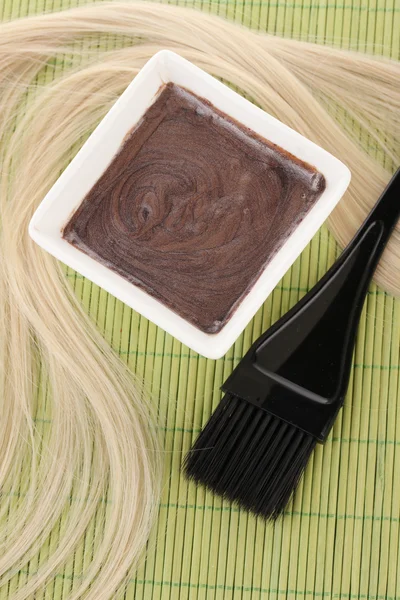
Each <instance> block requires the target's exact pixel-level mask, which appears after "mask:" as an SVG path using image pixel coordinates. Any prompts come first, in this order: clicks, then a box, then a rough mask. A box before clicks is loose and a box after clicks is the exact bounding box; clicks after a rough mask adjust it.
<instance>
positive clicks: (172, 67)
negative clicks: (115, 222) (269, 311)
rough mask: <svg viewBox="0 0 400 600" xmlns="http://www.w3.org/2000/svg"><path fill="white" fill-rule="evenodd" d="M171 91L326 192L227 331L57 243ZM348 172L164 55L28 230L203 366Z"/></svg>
mask: <svg viewBox="0 0 400 600" xmlns="http://www.w3.org/2000/svg"><path fill="white" fill-rule="evenodd" d="M168 82H173V83H176V84H178V85H180V86H183V87H185V88H187V89H188V90H190V91H192V92H193V93H195V94H197V95H198V96H201V97H203V98H206V99H207V100H209V101H210V102H211V103H212V104H213V105H214V106H215V107H216V108H218V109H219V110H221V111H223V112H224V113H226V114H227V115H229V116H230V117H232V118H233V119H236V121H238V122H239V123H242V124H243V125H244V126H246V127H248V128H250V129H252V130H253V131H255V132H256V133H258V134H259V135H261V136H263V137H264V138H266V139H267V140H269V141H271V142H273V143H274V144H277V145H278V146H280V147H281V148H283V149H284V150H287V151H288V152H290V153H291V154H294V155H295V156H297V157H298V158H300V159H301V160H303V161H305V162H307V163H309V164H311V165H313V166H314V167H315V168H316V169H317V170H318V171H319V172H320V173H322V174H323V175H324V177H325V180H326V189H325V191H324V192H323V193H322V195H321V196H320V198H319V199H318V200H317V202H316V203H315V204H314V206H313V207H312V208H311V210H310V211H309V212H308V213H307V215H306V216H305V218H304V219H303V220H302V221H301V223H300V224H299V225H298V226H297V227H296V228H295V230H294V231H293V233H292V234H291V235H290V237H289V238H288V239H287V241H286V242H285V243H284V244H283V246H282V247H281V248H280V250H279V251H278V252H277V253H276V254H275V256H274V257H273V258H272V260H271V261H270V262H269V263H268V264H267V265H266V267H265V269H264V271H263V273H262V274H261V275H260V277H259V278H258V280H257V281H256V282H255V284H254V285H253V287H252V288H251V289H250V291H249V293H248V294H247V296H245V297H244V298H243V300H242V301H241V303H240V304H239V306H238V307H237V308H236V310H235V312H234V313H233V315H232V316H231V317H230V319H229V320H228V321H227V323H226V324H225V325H224V327H223V328H222V329H221V331H219V332H218V333H215V334H208V333H204V332H203V331H201V330H200V329H198V328H197V327H195V326H194V325H192V324H190V323H188V322H187V321H186V320H185V319H183V318H182V317H180V316H179V315H177V314H176V313H175V312H173V311H172V310H170V309H169V308H167V307H166V306H164V304H162V303H160V302H159V301H158V300H156V299H155V298H153V297H152V296H150V295H149V294H147V293H146V292H145V291H143V290H141V289H140V288H138V287H137V286H135V285H134V284H132V283H130V282H128V281H127V280H126V279H124V278H123V277H121V276H120V275H118V274H117V273H114V272H113V271H111V270H110V269H109V268H107V267H106V266H104V265H102V264H100V263H99V262H97V261H96V260H94V259H93V258H91V257H90V256H87V255H86V254H84V253H83V252H81V251H80V250H78V249H77V248H75V247H74V246H72V245H71V244H69V243H68V242H67V241H66V240H64V239H63V237H62V231H63V228H64V226H65V225H66V223H67V222H68V221H69V219H70V217H71V215H72V214H73V212H74V211H75V210H76V209H77V208H78V206H79V205H80V204H81V202H82V201H83V200H84V198H85V196H86V195H87V194H88V192H89V191H90V190H91V188H92V187H93V186H94V184H95V183H96V181H97V180H98V179H99V178H100V176H101V175H102V174H103V173H104V171H105V170H106V169H107V167H108V165H109V164H110V163H111V161H112V159H113V158H114V156H115V154H116V153H117V151H118V149H119V148H120V147H121V145H122V143H123V142H124V139H125V136H126V135H127V134H128V133H129V132H130V130H131V129H132V128H133V127H134V126H135V125H136V124H137V123H138V121H139V120H140V119H141V117H142V116H143V114H144V113H145V111H146V110H147V108H148V107H149V106H150V105H151V104H152V102H153V101H154V99H155V97H156V96H157V92H158V91H159V89H160V87H161V86H162V85H163V84H165V83H168ZM349 182H350V171H349V169H348V168H347V167H346V166H345V165H344V164H343V163H342V162H340V161H339V160H338V159H337V158H335V157H333V156H332V155H331V154H329V153H328V152H326V151H325V150H323V149H322V148H320V147H319V146H317V145H316V144H314V143H313V142H311V141H309V140H308V139H306V138H304V137H303V136H302V135H300V134H299V133H297V132H296V131H293V130H292V129H290V128H289V127H287V126H286V125H284V124H283V123H281V122H280V121H278V120H277V119H275V118H274V117H272V116H271V115H269V114H267V113H266V112H264V111H263V110H261V109H260V108H258V107H256V106H254V105H253V104H251V102H249V101H248V100H245V99H244V98H242V97H241V96H240V95H239V94H237V93H236V92H234V91H232V90H231V89H230V88H228V87H227V86H225V85H223V84H222V83H220V82H219V81H218V80H217V79H214V78H213V77H211V76H210V75H208V74H207V73H205V72H204V71H202V70H201V69H199V68H198V67H196V66H194V65H193V64H191V63H190V62H188V61H186V60H185V59H183V58H181V57H180V56H178V55H177V54H175V53H173V52H170V51H168V50H162V51H161V52H158V53H157V54H155V55H154V56H153V57H152V58H151V59H150V60H149V61H148V62H147V64H146V65H145V66H144V67H143V69H142V70H141V71H140V73H138V75H137V76H136V77H135V79H134V80H133V81H132V83H131V84H130V85H129V86H128V88H127V89H126V90H125V92H124V93H123V94H122V95H121V97H120V98H119V99H118V101H117V102H116V103H115V104H114V106H113V107H112V109H111V110H110V111H109V112H108V114H107V115H106V116H105V118H104V119H103V120H102V121H101V123H100V124H99V125H98V127H97V128H96V129H95V131H94V132H93V134H92V135H91V136H90V138H89V139H88V140H87V142H86V143H85V144H84V146H83V147H82V148H81V150H80V151H79V152H78V154H77V155H76V156H75V158H74V159H73V160H72V162H71V163H70V165H69V166H68V167H67V169H66V170H65V171H64V173H63V174H62V175H61V177H60V178H59V179H58V180H57V182H56V183H55V184H54V186H53V187H52V188H51V190H50V191H49V193H48V194H47V195H46V197H45V198H44V200H43V201H42V203H41V204H40V206H39V207H38V209H37V210H36V212H35V214H34V216H33V217H32V220H31V222H30V225H29V233H30V236H31V237H32V238H33V240H35V242H36V243H37V244H39V245H40V246H41V247H42V248H44V249H45V250H47V251H48V252H49V253H50V254H52V255H53V256H55V257H56V258H58V259H59V260H61V261H62V262H64V263H65V264H67V265H68V266H70V267H72V268H73V269H75V270H76V271H78V272H79V273H81V274H82V275H84V276H85V277H87V278H88V279H90V280H92V281H93V282H94V283H96V284H97V285H99V286H101V287H102V288H104V289H105V290H107V291H108V292H110V293H111V294H113V295H114V296H116V297H117V298H119V299H120V300H122V301H123V302H125V303H126V304H127V305H128V306H130V307H132V308H133V309H134V310H136V311H138V312H139V313H141V314H142V315H144V316H145V317H146V318H147V319H150V320H151V321H153V322H154V323H155V324H156V325H158V326H160V327H162V328H163V329H164V330H165V331H167V332H168V333H170V334H172V335H173V336H175V337H176V338H177V339H178V340H180V341H181V342H183V343H184V344H186V345H187V346H189V347H190V348H192V349H193V350H195V351H196V352H199V353H200V354H202V355H203V356H206V357H207V358H213V359H217V358H220V357H221V356H223V355H224V354H225V352H226V351H227V350H228V349H229V348H230V346H231V345H232V344H233V343H234V342H235V340H236V339H237V337H238V336H239V335H240V333H241V332H242V331H243V329H244V328H245V327H246V325H247V324H248V322H249V321H250V320H251V318H252V317H253V316H254V314H255V313H256V312H257V310H258V309H259V307H260V306H261V305H262V303H263V302H264V301H265V299H266V298H267V297H268V296H269V294H270V293H271V292H272V290H273V289H274V287H275V286H276V285H277V283H278V282H279V280H280V279H281V277H282V276H283V275H284V274H285V272H286V271H287V270H288V269H289V267H290V266H291V265H292V263H293V262H294V260H295V259H296V258H297V256H298V255H299V254H300V253H301V251H302V250H303V249H304V247H305V246H306V245H307V244H308V242H309V241H310V240H311V238H312V237H313V235H314V234H315V233H316V231H317V230H318V229H319V227H320V226H321V225H322V223H323V222H324V221H325V220H326V218H327V217H328V215H329V214H330V213H331V211H332V210H333V209H334V208H335V206H336V204H337V203H338V202H339V200H340V198H341V197H342V195H343V194H344V192H345V190H346V188H347V186H348V185H349Z"/></svg>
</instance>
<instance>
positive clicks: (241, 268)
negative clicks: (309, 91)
mask: <svg viewBox="0 0 400 600" xmlns="http://www.w3.org/2000/svg"><path fill="white" fill-rule="evenodd" d="M324 188H325V180H324V177H323V176H322V175H321V174H320V173H318V172H317V171H316V170H315V169H314V168H313V167H311V166H309V165H307V164H305V163H303V162H301V161H300V160H298V159H296V158H295V157H294V156H291V155H290V154H288V153H286V152H285V151H284V150H282V149H281V148H279V147H277V146H275V145H273V144H272V143H270V142H268V141H267V140H265V139H263V138H261V137H259V136H257V135H256V134H255V133H253V132H251V131H250V130H248V129H246V128H245V127H243V126H242V125H239V124H238V123H237V122H235V121H233V120H232V119H230V118H229V117H227V116H226V115H225V114H223V113H222V112H220V111H219V110H217V109H216V108H214V107H213V106H212V105H211V104H210V103H209V102H207V101H206V100H204V99H202V98H199V97H197V96H195V95H194V94H192V93H191V92H189V91H187V90H185V89H183V88H181V87H179V86H177V85H174V84H168V85H166V86H165V87H164V88H163V89H162V90H161V92H160V94H159V95H158V97H157V99H156V101H155V102H154V104H153V105H152V106H151V107H150V108H149V109H148V110H147V112H146V113H145V115H144V116H143V118H142V120H141V121H140V123H139V124H138V125H137V126H136V127H135V128H134V130H133V131H132V132H131V134H130V136H129V137H128V138H127V139H126V141H125V142H124V144H123V146H122V147H121V149H120V151H119V153H118V154H117V155H116V156H115V158H114V159H113V161H112V162H111V164H110V166H109V167H108V168H107V170H106V171H105V172H104V173H103V175H102V176H101V177H100V179H99V180H98V182H97V183H96V184H95V185H94V187H93V188H92V190H91V191H90V192H89V194H88V195H87V197H86V198H85V200H84V201H83V202H82V204H81V205H80V207H79V208H78V209H77V210H76V212H75V213H74V215H73V216H72V218H71V220H70V221H69V222H68V224H67V225H66V227H65V229H64V233H63V236H64V238H65V239H66V240H68V241H69V242H70V243H71V244H73V245H74V246H76V247H77V248H79V249H80V250H82V252H85V253H86V254H88V255H89V256H91V257H93V258H94V259H96V260H97V261H98V262H100V263H102V264H104V265H106V266H107V267H109V268H110V269H112V270H113V271H116V272H117V273H119V274H120V275H122V277H124V278H125V279H127V280H128V281H131V282H133V283H134V284H136V285H138V286H140V287H141V288H142V289H144V290H145V291H146V292H148V293H149V294H151V295H152V296H154V297H155V298H157V299H158V300H160V301H161V302H163V303H164V304H165V305H166V306H168V307H169V308H171V309H172V310H174V311H175V312H176V313H177V314H179V315H180V316H182V317H183V318H184V319H186V320H188V321H189V322H190V323H193V324H194V325H196V326H197V327H198V328H199V329H201V330H202V331H205V332H208V333H216V332H218V331H220V329H221V328H222V327H223V325H224V324H225V323H226V321H227V320H228V319H229V317H230V315H231V314H232V312H233V311H234V309H235V307H236V306H237V305H238V303H239V302H240V300H241V299H242V298H243V297H244V296H245V295H246V294H247V292H248V291H249V290H250V288H251V287H252V285H253V284H254V282H255V281H256V279H257V278H258V277H259V275H260V274H261V272H262V271H263V269H264V267H265V266H266V264H267V263H268V261H269V260H270V259H271V257H272V256H273V255H274V254H275V253H276V251H277V250H278V249H279V248H280V246H281V245H282V244H283V242H284V241H285V239H286V238H287V237H288V235H290V233H291V232H292V231H293V229H294V228H295V226H296V225H297V224H298V223H299V222H300V221H301V220H302V218H303V217H304V215H305V214H306V213H307V211H308V210H309V208H310V207H311V206H312V205H313V204H314V203H315V201H316V200H317V199H318V197H319V196H320V195H321V193H322V192H323V190H324Z"/></svg>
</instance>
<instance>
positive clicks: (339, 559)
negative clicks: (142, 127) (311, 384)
mask: <svg viewBox="0 0 400 600" xmlns="http://www.w3.org/2000/svg"><path fill="white" fill-rule="evenodd" d="M83 3H84V2H81V1H78V0H72V1H70V0H0V18H2V19H4V20H7V19H10V18H17V17H21V16H25V15H27V14H34V13H39V12H42V11H43V10H46V11H53V10H58V9H60V8H68V7H69V6H72V5H73V6H77V5H78V4H83ZM178 3H179V4H190V5H191V6H193V5H195V6H197V7H198V8H201V9H202V10H205V11H211V12H215V13H218V14H220V15H222V16H228V17H229V18H231V19H234V20H236V21H238V22H243V23H245V24H247V25H250V26H252V27H255V28H259V29H260V30H262V31H269V32H276V33H280V34H283V35H287V36H292V37H296V38H300V37H301V38H306V39H310V40H315V41H318V42H320V43H326V42H328V43H334V44H337V45H341V46H343V47H346V48H348V47H351V48H355V49H360V50H366V49H371V48H372V47H373V46H374V52H376V53H378V54H386V55H388V56H392V57H393V58H396V59H399V43H400V42H399V40H400V2H399V0H353V1H351V0H336V1H335V0H319V1H318V0H304V1H303V2H302V1H301V0H298V1H296V2H285V1H284V0H280V1H279V0H278V1H275V0H273V1H271V2H268V1H266V0H261V1H260V0H237V1H235V0H209V1H207V0H195V2H186V1H185V2H178ZM107 43H109V47H112V46H113V44H115V43H116V41H115V40H113V39H111V38H110V39H109V41H108V42H107ZM59 68H62V64H61V65H59ZM52 72H53V71H51V70H49V71H48V72H47V74H46V75H45V77H46V78H47V79H49V78H51V73H52ZM399 85H400V83H399ZM369 150H370V151H371V152H373V151H374V149H373V148H369ZM337 252H338V249H337V247H336V244H335V242H334V240H333V238H332V237H331V236H330V235H329V234H328V232H327V230H326V228H323V229H322V230H321V231H320V232H319V233H318V234H317V235H316V236H315V238H314V239H313V240H312V242H311V243H310V244H309V246H308V247H307V248H306V250H305V251H304V252H303V254H302V255H301V256H300V257H299V259H298V260H297V261H296V263H295V264H294V266H293V267H292V269H291V270H290V271H289V272H288V273H287V274H286V275H285V277H284V278H283V280H282V281H281V282H280V284H279V285H278V286H277V288H276V289H275V291H274V293H273V294H272V296H271V297H270V298H269V299H268V300H267V301H266V302H265V304H264V306H263V307H262V309H261V310H260V311H259V312H258V314H257V315H256V317H255V318H254V319H253V321H252V322H251V323H250V325H249V326H248V327H247V328H246V331H245V332H244V334H243V335H242V336H241V337H240V338H239V339H238V341H237V342H236V344H235V345H234V347H233V348H232V349H231V350H230V351H229V352H228V354H227V355H226V356H225V357H224V358H223V359H221V360H219V361H211V360H206V359H204V358H202V357H200V356H199V355H197V354H196V353H194V352H192V351H191V350H189V349H188V348H187V347H185V346H183V345H182V344H180V343H179V342H177V341H176V340H175V339H174V338H172V337H171V336H170V335H167V334H165V333H164V332H163V331H162V330H161V329H158V328H157V327H155V326H154V325H153V324H152V323H150V322H149V321H147V320H146V319H144V318H142V317H140V316H139V315H138V314H137V313H135V312H134V311H132V310H130V309H129V308H128V307H126V306H124V305H123V304H122V303H121V302H119V301H118V300H116V299H115V298H113V297H112V296H109V295H108V294H106V293H105V292H104V291H103V290H100V289H99V288H98V287H97V286H95V285H93V284H92V283H91V282H89V281H87V280H85V279H84V278H82V276H80V275H78V274H76V273H74V272H72V271H71V270H67V276H68V277H69V278H70V280H71V284H72V285H73V287H74V289H75V292H76V294H77V296H78V297H79V298H81V300H82V302H83V305H84V306H85V307H86V309H87V311H88V312H89V313H90V314H91V315H92V317H93V319H94V320H95V321H96V322H97V324H98V326H99V327H100V329H101V330H102V331H103V332H104V335H105V337H106V338H107V339H108V340H109V342H110V343H111V344H112V346H113V347H114V348H115V349H116V350H117V351H118V352H119V353H120V355H121V358H122V359H123V360H125V361H126V362H127V363H128V365H129V366H130V367H131V368H132V369H133V371H135V372H136V373H137V374H138V375H139V377H143V378H144V379H145V381H146V384H147V387H148V389H149V390H150V391H151V393H152V396H153V398H154V402H155V403H158V406H159V410H160V414H161V416H162V418H163V421H162V431H161V435H162V436H163V438H164V449H165V461H166V467H165V480H164V487H163V495H162V499H161V504H160V510H159V517H158V522H157V524H156V526H155V528H154V530H153V532H152V535H151V538H150V541H149V544H148V552H147V559H146V560H145V561H143V564H142V565H141V567H140V568H139V570H138V571H137V572H136V573H133V574H132V577H131V579H130V582H129V586H128V589H127V592H126V596H125V597H126V599H127V600H132V599H135V600H150V599H151V600H175V599H179V600H180V599H182V600H184V599H185V600H204V599H207V600H228V599H232V600H239V599H245V600H266V599H271V600H272V599H277V600H278V599H279V600H283V599H284V598H288V599H295V598H296V599H297V598H299V599H312V598H322V599H327V600H328V599H331V598H337V599H339V600H346V599H360V600H361V599H362V600H378V599H379V600H384V599H386V600H400V551H399V550H400V549H399V540H400V406H399V408H397V404H398V401H399V400H400V381H399V366H400V301H396V300H394V299H393V298H392V297H391V296H389V295H387V294H385V293H384V292H383V291H381V290H379V289H377V288H376V287H375V286H372V287H371V288H370V291H369V293H368V298H367V302H366V306H365V309H364V312H363V317H362V320H361V326H360V329H359V333H358V338H357V346H356V351H355V358H354V368H353V371H352V378H351V382H350V389H349V394H348V397H347V400H346V405H345V408H344V410H343V411H342V412H341V414H340V416H339V418H338V419H337V422H336V424H335V427H334V429H333V431H332V433H331V435H330V437H329V439H328V441H327V443H326V444H325V446H324V447H321V446H318V448H317V450H316V452H315V454H314V456H313V458H312V460H311V462H310V465H309V468H308V469H307V472H306V475H305V477H304V480H303V482H302V484H301V485H300V488H299V490H298V492H297V493H296V496H295V498H294V501H293V503H292V504H291V505H290V506H288V508H287V511H286V514H285V516H284V518H283V519H281V520H279V521H278V522H277V523H276V524H275V525H271V524H268V525H267V524H265V523H264V522H263V521H262V520H261V519H256V518H254V517H252V516H250V515H249V514H247V513H246V512H244V511H242V510H239V509H238V508H237V507H232V506H231V505H230V504H228V503H227V502H224V501H222V500H221V499H220V498H216V497H214V496H213V495H212V494H210V493H208V492H205V491H204V490H203V489H200V488H199V489H198V488H196V487H195V486H194V485H192V484H188V483H187V481H186V480H185V479H184V478H183V477H182V475H181V472H180V466H181V461H182V456H183V455H184V454H185V453H186V451H187V450H188V449H189V447H190V446H191V443H192V441H193V439H194V437H195V436H196V435H197V434H198V432H199V431H200V429H201V427H202V425H203V424H204V423H205V422H206V421H207V419H208V417H209V415H210V413H211V411H212V409H213V407H215V406H216V404H217V403H218V401H219V399H220V393H219V391H218V389H219V386H220V384H221V383H222V381H223V379H224V378H225V377H226V376H227V375H228V374H229V372H230V371H231V370H232V368H233V367H234V365H236V364H237V362H238V360H239V359H240V357H241V356H242V355H243V353H244V351H245V350H246V348H248V346H249V345H250V343H251V341H252V340H253V339H255V338H256V337H257V336H258V335H259V334H260V333H261V332H262V331H263V330H264V329H266V328H267V327H268V326H269V325H270V324H271V322H273V321H275V320H276V319H277V318H278V317H279V316H280V315H281V314H283V313H284V312H285V311H287V310H288V309H289V308H290V307H291V306H292V305H293V304H294V303H295V302H296V301H297V300H298V299H299V298H300V297H301V296H302V295H304V293H305V292H306V291H307V289H309V288H310V287H311V286H312V285H313V284H314V283H315V282H316V281H317V279H318V278H319V277H320V276H321V275H322V274H323V273H324V272H325V271H326V269H327V267H328V266H329V265H330V264H331V263H332V261H333V260H334V258H335V256H336V255H337ZM36 420H37V426H38V428H43V429H44V428H46V427H50V426H51V423H50V422H49V419H48V416H47V415H46V409H45V400H44V399H43V403H42V405H41V406H40V407H39V411H38V414H37V419H36ZM23 483H24V482H23V481H21V482H17V484H16V490H17V491H16V492H14V493H17V494H18V490H21V489H23ZM72 501H73V498H72ZM57 535H58V534H57V532H54V534H52V536H51V538H50V539H49V540H48V544H47V547H54V546H55V545H56V544H57V539H58V538H57ZM85 544H86V546H85V547H82V548H81V549H80V550H79V552H78V553H77V556H76V557H75V561H71V563H70V564H69V565H67V567H66V568H65V569H64V570H63V571H61V572H59V573H57V575H56V576H55V578H54V579H53V580H51V581H50V584H49V586H48V589H47V591H46V592H45V593H44V594H38V595H36V596H35V598H36V599H37V600H39V599H42V598H46V600H49V599H53V600H61V599H66V598H67V597H68V594H69V592H70V590H71V589H73V587H74V585H75V584H76V583H77V580H76V578H74V564H77V563H79V564H81V563H82V561H85V560H86V559H85V557H86V556H87V552H88V550H87V549H88V548H90V533H89V535H88V536H87V537H86V542H85ZM45 554H46V547H45V548H44V550H42V554H41V555H39V556H38V557H37V558H36V559H35V560H34V561H32V562H31V563H30V565H29V568H28V569H26V570H24V572H21V573H19V574H18V576H16V577H15V578H14V580H13V581H12V582H11V585H10V586H8V587H6V588H3V589H2V590H1V591H0V600H5V599H11V598H12V597H13V594H14V590H15V589H16V587H17V585H18V581H22V580H24V579H26V578H29V576H30V574H32V573H33V572H35V571H36V570H37V568H38V566H39V565H40V560H41V556H43V555H45ZM78 555H79V556H78Z"/></svg>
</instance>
